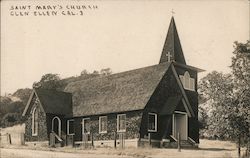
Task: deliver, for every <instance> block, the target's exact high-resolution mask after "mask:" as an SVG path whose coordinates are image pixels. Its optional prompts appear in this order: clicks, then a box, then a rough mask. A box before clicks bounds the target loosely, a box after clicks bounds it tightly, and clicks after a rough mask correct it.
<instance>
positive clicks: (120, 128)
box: [117, 114, 126, 132]
mask: <svg viewBox="0 0 250 158" xmlns="http://www.w3.org/2000/svg"><path fill="white" fill-rule="evenodd" d="M117 132H126V114H120V115H117Z"/></svg>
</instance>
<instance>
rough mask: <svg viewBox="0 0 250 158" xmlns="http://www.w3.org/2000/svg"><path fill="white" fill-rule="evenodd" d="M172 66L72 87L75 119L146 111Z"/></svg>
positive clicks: (96, 78)
mask: <svg viewBox="0 0 250 158" xmlns="http://www.w3.org/2000/svg"><path fill="white" fill-rule="evenodd" d="M169 66H170V63H167V62H166V63H162V64H158V65H154V66H149V67H144V68H140V69H136V70H131V71H127V72H122V73H117V74H113V75H110V76H103V77H95V78H92V79H87V80H82V81H76V82H72V83H70V84H68V86H67V87H66V88H65V91H66V92H70V93H72V101H73V116H88V115H98V114H106V113H115V112H125V111H133V110H140V109H143V108H144V107H145V106H146V104H147V102H148V100H149V99H150V97H151V95H152V94H153V92H154V90H155V89H156V87H157V85H158V84H159V82H160V81H161V79H162V77H163V75H164V74H165V73H166V71H167V70H168V68H169Z"/></svg>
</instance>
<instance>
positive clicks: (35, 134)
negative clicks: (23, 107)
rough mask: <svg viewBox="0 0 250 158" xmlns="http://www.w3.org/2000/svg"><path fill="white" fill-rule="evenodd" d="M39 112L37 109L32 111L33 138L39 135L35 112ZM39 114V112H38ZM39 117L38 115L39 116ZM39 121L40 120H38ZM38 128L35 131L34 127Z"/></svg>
mask: <svg viewBox="0 0 250 158" xmlns="http://www.w3.org/2000/svg"><path fill="white" fill-rule="evenodd" d="M36 111H37V107H35V108H34V109H33V111H32V136H37V135H38V120H37V124H35V112H36ZM37 112H38V111H37ZM37 115H38V114H37ZM37 119H38V118H37ZM35 126H36V131H34V127H35Z"/></svg>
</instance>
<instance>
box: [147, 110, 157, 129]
mask: <svg viewBox="0 0 250 158" xmlns="http://www.w3.org/2000/svg"><path fill="white" fill-rule="evenodd" d="M149 115H154V117H155V129H154V130H151V129H149V126H148V132H157V130H158V128H157V126H158V115H157V113H153V112H149V113H148V125H149Z"/></svg>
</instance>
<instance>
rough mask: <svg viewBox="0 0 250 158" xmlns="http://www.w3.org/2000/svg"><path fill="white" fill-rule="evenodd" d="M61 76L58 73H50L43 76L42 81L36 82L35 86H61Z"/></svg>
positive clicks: (48, 87) (44, 87) (56, 87)
mask: <svg viewBox="0 0 250 158" xmlns="http://www.w3.org/2000/svg"><path fill="white" fill-rule="evenodd" d="M60 80H61V78H60V76H59V75H58V74H52V73H48V74H45V75H43V76H42V78H41V79H40V81H38V82H34V84H33V88H43V89H54V90H58V89H60V88H61V86H62V85H61V82H60Z"/></svg>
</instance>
